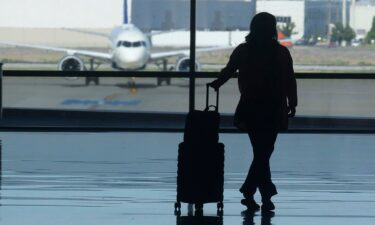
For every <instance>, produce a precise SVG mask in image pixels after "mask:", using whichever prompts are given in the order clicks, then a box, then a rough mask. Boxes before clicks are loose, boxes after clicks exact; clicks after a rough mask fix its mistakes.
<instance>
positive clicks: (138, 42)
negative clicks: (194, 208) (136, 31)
mask: <svg viewBox="0 0 375 225" xmlns="http://www.w3.org/2000/svg"><path fill="white" fill-rule="evenodd" d="M140 46H142V42H140V41H136V42H133V47H140Z"/></svg>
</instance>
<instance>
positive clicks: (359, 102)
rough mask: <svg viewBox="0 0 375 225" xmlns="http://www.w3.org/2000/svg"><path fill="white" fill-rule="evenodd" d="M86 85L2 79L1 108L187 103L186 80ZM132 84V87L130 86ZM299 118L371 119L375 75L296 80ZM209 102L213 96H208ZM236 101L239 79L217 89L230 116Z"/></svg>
mask: <svg viewBox="0 0 375 225" xmlns="http://www.w3.org/2000/svg"><path fill="white" fill-rule="evenodd" d="M210 81H212V79H203V78H201V79H199V78H198V79H197V81H196V104H195V107H196V108H197V109H203V108H204V107H205V93H206V92H205V91H206V90H205V84H206V83H207V82H210ZM100 82H101V83H100V85H99V86H95V85H94V84H93V83H91V85H89V86H85V84H84V79H82V78H81V79H74V78H71V79H65V78H46V77H39V78H38V77H35V78H34V77H33V78H27V77H5V78H4V82H3V107H5V108H26V109H27V108H28V109H56V110H90V111H100V110H107V111H118V112H179V113H185V112H187V111H188V106H189V99H188V98H189V81H188V80H187V79H183V78H172V84H171V85H166V84H165V83H163V85H162V86H157V83H156V78H134V79H129V78H101V79H100ZM132 82H135V85H130V84H131V83H132ZM297 84H298V97H299V105H298V108H297V115H298V116H320V117H351V118H373V117H374V115H375V104H374V99H375V89H374V88H373V87H374V85H375V80H374V79H298V80H297ZM211 96H212V98H211V99H210V100H211V103H212V102H213V101H214V98H213V97H214V95H213V94H211ZM238 99H239V91H238V87H237V79H232V80H230V81H229V82H228V83H226V84H225V85H224V86H223V87H222V88H221V89H220V112H221V113H230V114H233V112H234V109H235V107H236V104H237V102H238Z"/></svg>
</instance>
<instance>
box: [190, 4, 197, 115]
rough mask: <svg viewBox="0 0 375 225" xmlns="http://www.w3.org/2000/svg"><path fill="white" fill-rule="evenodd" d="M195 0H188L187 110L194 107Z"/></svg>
mask: <svg viewBox="0 0 375 225" xmlns="http://www.w3.org/2000/svg"><path fill="white" fill-rule="evenodd" d="M195 15H196V0H190V65H189V68H190V69H189V81H190V82H189V111H192V110H194V109H195V34H196V33H195V32H196V31H195V30H196V21H195V19H196V16H195Z"/></svg>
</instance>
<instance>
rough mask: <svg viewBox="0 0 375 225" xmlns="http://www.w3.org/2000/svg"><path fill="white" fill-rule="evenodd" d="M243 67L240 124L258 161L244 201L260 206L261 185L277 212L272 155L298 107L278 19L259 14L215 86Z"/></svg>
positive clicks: (237, 117) (264, 205) (248, 179)
mask: <svg viewBox="0 0 375 225" xmlns="http://www.w3.org/2000/svg"><path fill="white" fill-rule="evenodd" d="M237 70H238V71H239V77H238V85H239V90H240V93H241V98H240V101H239V103H238V106H237V108H236V112H235V116H234V124H235V126H236V127H238V128H239V129H241V130H244V131H246V132H247V133H248V135H249V137H250V141H251V144H252V147H253V155H254V157H253V161H252V164H251V166H250V170H249V173H248V175H247V177H246V180H245V182H244V184H243V185H242V187H241V188H240V192H241V193H242V194H243V196H244V197H245V199H242V200H241V204H243V205H246V206H247V207H248V209H250V210H258V209H259V208H260V207H259V205H258V204H257V203H256V202H255V200H254V198H253V196H254V194H255V192H256V189H257V188H259V191H260V194H261V196H262V210H274V209H275V206H274V204H273V203H272V201H271V197H272V196H273V195H276V194H277V191H276V186H275V185H274V184H273V183H272V180H271V170H270V162H269V161H270V158H271V155H272V152H273V149H274V144H275V141H276V137H277V134H278V132H279V131H281V130H286V129H287V127H288V115H289V117H293V116H294V115H295V112H296V106H297V84H296V80H295V77H294V71H293V61H292V57H291V55H290V53H289V50H288V49H287V48H286V47H284V46H282V45H280V44H279V43H278V41H277V30H276V18H275V17H274V16H273V15H272V14H269V13H265V12H263V13H259V14H257V15H255V16H254V18H253V20H252V21H251V24H250V33H249V35H247V36H246V41H245V43H243V44H240V45H239V46H238V47H236V49H234V51H233V53H232V55H231V56H230V59H229V62H228V64H227V65H226V67H225V68H224V69H222V71H221V72H220V75H219V78H218V79H216V80H214V81H213V82H211V83H210V84H209V85H210V86H211V87H213V88H214V89H215V90H217V89H218V88H220V86H221V85H223V84H224V83H225V82H226V81H228V80H229V78H230V77H231V76H232V75H233V73H234V72H236V71H237Z"/></svg>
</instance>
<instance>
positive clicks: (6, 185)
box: [0, 133, 375, 225]
mask: <svg viewBox="0 0 375 225" xmlns="http://www.w3.org/2000/svg"><path fill="white" fill-rule="evenodd" d="M181 139H182V136H181V134H176V133H173V134H171V133H0V140H1V141H2V143H1V146H2V149H1V157H2V158H1V160H2V161H1V162H2V165H1V167H2V174H1V191H0V198H1V199H0V204H1V206H0V224H4V225H5V224H6V225H25V224H30V225H34V224H35V225H43V224H48V225H49V224H53V225H55V224H56V225H59V224H61V225H68V224H72V225H73V224H74V225H84V224H90V225H96V224H109V225H111V224H130V225H132V224H134V225H143V224H152V225H170V224H179V225H185V224H186V225H195V224H200V225H203V224H204V225H206V224H209V225H211V224H212V225H214V224H215V225H219V224H225V225H237V224H238V225H240V224H241V225H253V224H262V225H267V224H273V225H293V224H314V225H315V224H318V225H323V224H327V225H335V224H340V225H349V224H350V225H367V224H368V225H372V224H375V165H374V163H373V162H374V159H375V151H374V148H375V147H374V146H375V135H357V134H283V135H280V136H279V139H278V142H277V146H276V151H275V154H274V155H273V157H272V170H273V178H274V181H275V183H276V185H277V186H278V188H279V195H277V196H276V197H275V198H274V202H275V204H276V207H277V209H276V210H275V213H274V214H269V213H268V214H264V213H261V212H256V213H254V214H253V213H249V212H246V211H244V210H245V209H244V207H243V206H241V205H240V204H239V201H240V199H241V195H240V194H239V192H238V191H237V190H238V188H239V187H240V185H241V182H242V181H243V179H244V177H245V175H246V172H247V169H248V166H249V161H250V160H251V154H250V153H249V152H250V147H249V141H248V140H247V137H246V136H245V135H242V134H222V135H221V137H220V139H221V141H222V142H224V144H225V145H226V164H225V165H226V166H225V192H224V198H225V199H224V204H225V207H224V214H223V216H222V217H217V216H216V204H207V205H205V208H204V216H203V217H202V216H200V217H199V216H193V215H194V213H193V212H189V210H188V206H187V205H186V204H183V207H182V213H181V216H178V217H176V216H175V215H174V208H173V205H174V201H175V197H176V191H175V188H176V187H175V183H176V158H177V145H178V143H179V142H180V141H181ZM256 199H257V200H259V196H258V195H257V196H256ZM190 213H192V215H191V214H190Z"/></svg>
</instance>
